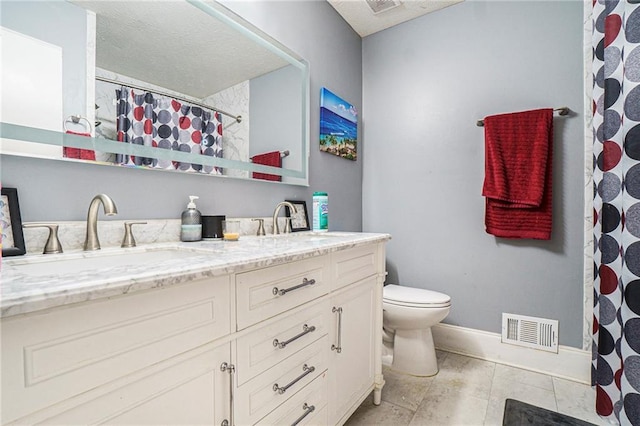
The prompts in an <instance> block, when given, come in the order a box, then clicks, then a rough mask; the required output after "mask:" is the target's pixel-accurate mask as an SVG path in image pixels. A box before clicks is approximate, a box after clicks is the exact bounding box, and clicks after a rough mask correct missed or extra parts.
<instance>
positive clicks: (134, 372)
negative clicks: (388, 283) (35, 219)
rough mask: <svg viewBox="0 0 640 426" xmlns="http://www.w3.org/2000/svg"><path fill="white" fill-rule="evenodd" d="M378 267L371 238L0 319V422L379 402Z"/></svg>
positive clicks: (177, 418) (259, 415) (306, 412)
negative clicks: (370, 398)
mask: <svg viewBox="0 0 640 426" xmlns="http://www.w3.org/2000/svg"><path fill="white" fill-rule="evenodd" d="M384 274H385V272H384V240H382V241H379V240H374V241H373V242H369V243H367V244H359V245H354V246H352V247H346V248H345V247H341V249H338V250H333V251H326V252H320V253H318V252H312V253H311V254H310V255H305V256H300V257H297V258H295V259H292V260H289V261H288V262H282V261H280V262H277V263H276V264H274V265H271V266H262V267H258V265H255V266H253V267H251V266H249V267H246V266H243V267H241V268H237V269H232V270H227V271H226V274H223V275H220V276H217V277H206V278H202V279H199V280H196V281H189V282H187V283H184V284H179V285H170V286H167V287H164V288H157V289H148V290H145V291H137V292H133V293H131V294H122V295H118V296H117V297H113V298H100V299H97V300H94V301H89V302H82V303H74V304H70V305H62V306H57V307H52V308H49V309H46V310H40V311H36V312H32V313H26V314H22V315H15V316H9V317H6V318H2V322H1V327H2V379H1V380H2V396H1V398H2V411H1V418H0V423H2V424H12V423H15V424H38V423H44V424H47V423H48V424H52V423H53V424H87V423H108V424H123V425H124V424H129V425H130V424H189V425H195V424H207V425H232V424H235V425H253V424H260V425H284V424H299V425H305V424H306V425H312V424H317V425H327V424H342V423H344V422H345V421H346V420H347V419H348V417H349V416H350V415H351V414H352V413H353V411H354V410H355V409H356V408H357V407H358V406H359V405H360V403H361V402H362V401H363V400H364V399H365V398H366V397H367V396H368V394H369V393H370V392H371V391H372V390H374V391H375V395H377V396H376V400H377V401H378V402H379V394H380V390H381V388H382V385H383V384H384V381H383V378H382V374H381V353H380V346H381V331H382V282H383V280H384ZM207 275H210V274H207Z"/></svg>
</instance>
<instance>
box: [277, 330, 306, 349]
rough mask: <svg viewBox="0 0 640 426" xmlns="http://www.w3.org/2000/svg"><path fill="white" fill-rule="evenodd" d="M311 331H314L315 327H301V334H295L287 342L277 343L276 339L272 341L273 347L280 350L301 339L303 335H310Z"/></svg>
mask: <svg viewBox="0 0 640 426" xmlns="http://www.w3.org/2000/svg"><path fill="white" fill-rule="evenodd" d="M312 331H316V326H315V325H312V326H311V327H309V326H308V325H307V324H305V325H303V326H302V333H300V334H296V335H295V336H293V337H292V338H291V339H289V340H285V341H284V342H279V341H278V339H273V346H274V347H276V348H279V349H282V348H284V347H285V346H287V345H288V344H289V343H291V342H293V341H294V340H296V339H299V338H301V337H302V336H304V335H305V334H308V333H311V332H312Z"/></svg>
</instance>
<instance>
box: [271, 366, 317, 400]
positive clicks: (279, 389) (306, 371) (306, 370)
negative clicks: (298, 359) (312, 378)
mask: <svg viewBox="0 0 640 426" xmlns="http://www.w3.org/2000/svg"><path fill="white" fill-rule="evenodd" d="M302 371H304V373H302V374H301V375H299V376H298V377H296V378H295V379H293V380H292V381H291V382H290V383H288V384H286V385H285V386H283V387H280V386H278V384H277V383H276V384H275V385H273V391H274V392H278V393H279V394H280V395H282V394H283V393H285V392H286V391H287V389H289V388H290V387H291V386H293V385H295V384H296V383H298V382H299V381H300V380H302V379H303V378H304V377H305V376H307V375H309V374H311V373H313V372H314V371H316V368H315V367H313V366H312V367H309V366H307V364H305V365H303V366H302Z"/></svg>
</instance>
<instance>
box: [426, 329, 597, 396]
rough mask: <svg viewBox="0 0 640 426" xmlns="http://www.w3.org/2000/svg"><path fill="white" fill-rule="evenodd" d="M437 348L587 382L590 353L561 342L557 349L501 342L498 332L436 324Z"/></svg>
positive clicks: (589, 378) (434, 335) (588, 380)
mask: <svg viewBox="0 0 640 426" xmlns="http://www.w3.org/2000/svg"><path fill="white" fill-rule="evenodd" d="M431 330H432V332H433V340H434V343H435V346H436V348H437V349H441V350H443V351H447V352H453V353H457V354H461V355H466V356H471V357H474V358H480V359H483V360H487V361H492V362H497V363H499V364H506V365H510V366H513V367H518V368H523V369H525V370H531V371H536V372H539V373H544V374H549V375H551V376H556V377H560V378H563V379H568V380H573V381H576V382H581V383H585V384H589V383H590V381H591V353H590V352H588V351H584V350H582V349H576V348H571V347H568V346H560V347H559V350H558V353H557V354H555V353H552V352H545V351H541V350H537V349H529V348H524V347H521V346H515V345H511V344H507V343H502V342H501V336H500V334H498V333H489V332H487V331H482V330H474V329H471V328H465V327H458V326H453V325H448V324H437V325H435V326H433V327H432V328H431Z"/></svg>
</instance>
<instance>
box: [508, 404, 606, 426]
mask: <svg viewBox="0 0 640 426" xmlns="http://www.w3.org/2000/svg"><path fill="white" fill-rule="evenodd" d="M551 425H554V426H595V425H594V424H593V423H589V422H585V421H583V420H579V419H576V418H575V417H570V416H567V415H564V414H560V413H556V412H555V411H550V410H546V409H544V408H540V407H536V406H534V405H530V404H527V403H524V402H521V401H516V400H515V399H507V400H506V403H505V405H504V417H503V418H502V426H551Z"/></svg>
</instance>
